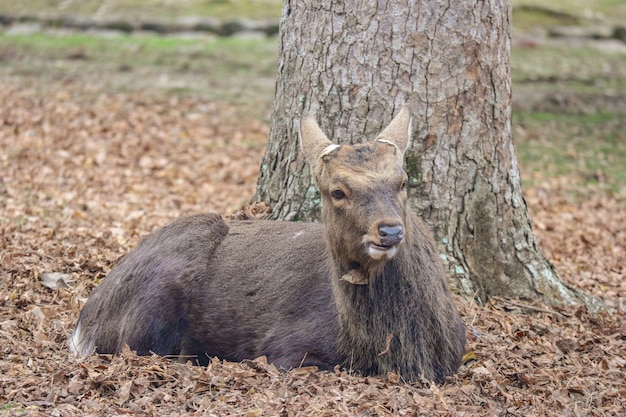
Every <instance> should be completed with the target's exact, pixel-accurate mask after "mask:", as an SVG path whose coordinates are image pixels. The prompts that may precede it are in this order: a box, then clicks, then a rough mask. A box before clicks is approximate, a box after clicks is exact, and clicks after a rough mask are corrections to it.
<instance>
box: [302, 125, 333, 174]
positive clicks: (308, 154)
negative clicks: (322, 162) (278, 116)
mask: <svg viewBox="0 0 626 417" xmlns="http://www.w3.org/2000/svg"><path fill="white" fill-rule="evenodd" d="M300 144H301V146H302V151H303V152H304V158H305V159H306V160H307V161H308V162H309V164H311V165H316V163H317V159H318V158H319V157H320V156H323V155H322V154H328V153H329V152H331V151H333V150H334V149H335V148H334V147H337V148H338V147H339V145H333V143H332V142H331V141H330V140H328V138H327V137H326V135H324V132H322V129H320V127H319V125H318V124H317V120H315V118H314V117H312V116H305V117H303V118H302V120H300Z"/></svg>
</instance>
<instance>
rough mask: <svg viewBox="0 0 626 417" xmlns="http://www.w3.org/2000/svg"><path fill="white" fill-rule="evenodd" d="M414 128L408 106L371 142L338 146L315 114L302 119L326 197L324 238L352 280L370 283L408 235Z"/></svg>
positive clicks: (310, 159)
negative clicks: (407, 168)
mask: <svg viewBox="0 0 626 417" xmlns="http://www.w3.org/2000/svg"><path fill="white" fill-rule="evenodd" d="M410 128H411V116H410V113H409V110H408V109H407V108H406V107H404V108H402V109H401V110H400V112H399V113H398V114H397V115H396V117H395V118H394V119H393V120H392V121H391V123H390V124H389V125H388V126H387V127H386V128H385V129H384V130H383V132H382V133H380V134H379V135H378V137H377V138H376V139H374V140H373V141H370V142H366V143H362V144H357V145H337V144H333V143H332V142H331V141H330V140H329V139H328V138H327V137H326V136H325V135H324V133H323V132H322V130H321V129H320V127H319V125H318V124H317V121H316V120H315V119H314V118H313V117H305V118H303V120H302V121H301V124H300V140H301V143H302V149H303V152H304V156H305V158H306V159H307V161H308V162H309V164H310V166H311V173H312V176H313V178H314V181H315V184H316V185H317V188H318V189H319V191H320V194H321V197H322V219H323V221H324V223H325V225H326V227H325V230H326V240H327V243H328V245H329V248H330V250H331V252H332V254H333V257H334V259H335V260H336V261H337V262H338V263H339V267H340V269H341V270H342V273H348V272H350V271H355V272H354V273H352V279H350V278H349V277H347V278H345V279H346V280H348V281H351V282H353V283H359V284H365V283H367V279H368V277H369V278H371V277H373V276H375V275H376V274H377V273H378V272H379V271H380V269H381V268H382V267H383V266H384V264H385V263H386V262H388V261H389V260H390V259H392V258H393V257H394V256H395V255H396V253H397V251H398V248H399V247H400V246H401V245H402V243H403V241H404V239H405V234H406V200H407V192H406V181H407V175H406V173H405V172H404V169H403V163H404V152H405V150H406V148H407V144H408V139H409V135H410V132H409V130H410ZM349 275H350V274H349Z"/></svg>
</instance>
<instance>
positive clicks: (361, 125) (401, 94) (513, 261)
mask: <svg viewBox="0 0 626 417" xmlns="http://www.w3.org/2000/svg"><path fill="white" fill-rule="evenodd" d="M510 21H511V7H510V3H509V1H508V0H485V1H479V2H449V1H434V0H402V1H396V2H387V1H384V0H379V1H367V0H366V1H363V0H361V1H358V0H342V1H331V0H321V1H307V2H304V1H298V2H296V1H292V0H286V1H285V4H284V7H283V13H282V21H281V30H280V58H279V65H278V77H277V86H276V97H275V101H274V110H273V119H272V129H271V133H270V139H269V144H268V147H267V151H266V154H265V157H264V159H263V161H262V165H261V176H260V178H259V182H258V187H257V198H258V199H259V200H261V201H265V202H266V203H267V204H269V205H270V207H272V209H273V217H274V218H280V219H287V220H295V219H298V220H314V219H317V218H318V216H319V203H320V200H319V196H318V194H317V191H316V190H315V188H314V187H313V185H312V182H311V178H310V176H309V172H308V168H307V167H306V166H305V164H304V161H303V159H302V157H301V155H300V149H299V145H298V135H297V131H298V121H299V118H300V116H301V114H302V113H303V112H304V111H314V112H317V117H318V121H319V124H320V126H321V128H322V130H323V131H324V132H325V133H326V134H327V136H328V137H329V138H331V139H333V140H334V141H336V142H339V143H356V142H361V141H363V140H366V139H371V138H372V137H374V136H375V135H376V134H377V133H379V132H380V130H381V129H382V128H383V126H385V125H386V124H387V123H388V122H389V121H390V120H391V118H392V116H393V115H394V113H395V112H396V111H397V109H399V108H400V106H401V105H403V104H405V103H408V104H409V105H410V108H411V111H412V113H413V115H414V119H415V120H416V121H417V123H416V124H417V126H415V127H414V133H413V136H412V145H411V148H410V149H409V151H408V152H407V158H406V169H407V172H408V174H409V186H410V201H411V204H412V205H413V207H414V209H415V210H418V212H419V213H420V214H421V215H422V217H423V218H424V220H425V221H426V222H427V223H428V224H429V225H430V226H431V228H432V230H433V232H434V234H435V238H436V241H437V242H438V245H439V250H440V253H441V258H442V259H443V261H444V264H445V265H446V267H447V268H448V271H449V274H450V278H451V280H450V281H451V285H452V287H453V288H455V289H456V291H457V292H458V293H460V294H462V295H464V296H466V297H473V298H475V299H476V300H477V301H478V302H484V301H486V300H487V299H488V298H489V297H490V296H506V297H511V296H514V297H520V298H528V299H540V300H542V301H543V302H545V303H547V304H551V305H570V304H576V303H580V302H585V303H587V304H588V305H591V303H592V300H591V299H590V298H589V297H587V296H586V295H584V294H583V293H582V292H580V291H578V290H576V289H573V288H571V287H568V286H567V285H565V284H564V283H563V282H562V281H561V279H560V278H559V276H558V275H557V273H556V271H555V270H554V268H553V267H552V265H551V264H550V263H549V262H548V261H547V260H546V259H545V257H544V256H543V254H542V253H541V251H540V249H539V247H538V245H537V242H536V240H535V238H534V235H533V231H532V227H531V222H530V220H529V217H528V213H527V208H526V204H525V202H524V199H523V197H522V191H521V185H520V176H519V170H518V167H517V162H516V159H515V154H514V150H513V141H512V137H511V82H510V73H509V55H510V37H509V29H510Z"/></svg>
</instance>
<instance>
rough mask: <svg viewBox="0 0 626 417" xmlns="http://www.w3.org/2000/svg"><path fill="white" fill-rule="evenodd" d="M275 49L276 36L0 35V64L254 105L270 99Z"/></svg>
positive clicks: (117, 86)
mask: <svg viewBox="0 0 626 417" xmlns="http://www.w3.org/2000/svg"><path fill="white" fill-rule="evenodd" d="M277 54H278V46H277V40H276V39H273V38H259V39H256V38H237V37H232V38H219V37H213V38H206V39H184V38H178V37H162V36H157V35H152V36H151V35H146V36H133V35H120V36H116V37H112V38H111V37H103V36H94V35H92V34H87V33H70V34H63V35H50V34H38V33H37V34H31V35H11V36H7V35H4V36H3V35H0V72H3V73H5V74H7V73H8V74H9V75H14V76H22V77H31V78H32V82H33V85H37V84H40V83H47V82H59V81H61V80H70V81H76V82H83V83H85V85H90V84H97V85H100V86H102V87H103V88H104V89H110V90H122V91H124V90H138V89H150V90H152V91H154V92H158V91H162V92H164V93H166V94H193V95H199V96H202V97H204V98H206V99H207V100H215V101H229V102H233V103H236V104H241V105H243V106H248V105H249V106H251V108H253V109H254V108H257V107H258V108H267V105H263V106H259V101H262V102H263V103H267V102H269V101H271V98H272V94H273V88H274V80H275V77H276V62H277ZM256 114H260V113H258V112H257V113H256Z"/></svg>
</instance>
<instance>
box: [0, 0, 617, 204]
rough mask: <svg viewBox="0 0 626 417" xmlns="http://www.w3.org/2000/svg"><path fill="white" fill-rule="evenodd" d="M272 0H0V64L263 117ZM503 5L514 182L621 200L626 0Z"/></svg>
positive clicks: (273, 47)
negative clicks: (509, 21) (508, 29)
mask: <svg viewBox="0 0 626 417" xmlns="http://www.w3.org/2000/svg"><path fill="white" fill-rule="evenodd" d="M281 5H282V2H281V1H279V0H213V1H211V0H181V1H174V0H109V1H107V0H81V1H72V0H31V1H28V2H18V1H8V0H0V23H1V25H0V64H1V65H0V73H1V74H2V75H3V76H5V77H10V78H9V79H11V80H12V82H13V83H15V84H20V83H25V84H26V85H29V86H37V85H40V86H41V87H42V88H43V87H45V88H50V86H51V85H55V84H56V85H69V84H72V85H77V84H81V85H82V86H83V89H85V90H86V91H85V93H87V92H88V91H96V90H102V91H104V90H107V91H131V90H141V91H150V92H152V93H155V94H168V95H171V94H174V95H178V96H197V97H202V98H204V99H205V100H208V101H212V102H213V101H216V102H225V103H231V104H234V105H235V106H236V109H237V110H234V111H235V112H236V113H240V114H241V115H245V116H246V117H247V118H248V119H251V120H256V121H259V122H261V123H264V124H267V123H269V114H270V109H271V103H272V98H273V88H274V77H275V72H276V71H275V67H276V61H277V38H276V34H277V31H278V21H279V18H280V13H281ZM513 8H514V9H513V31H512V34H513V38H512V61H511V67H512V79H513V98H514V119H513V120H514V138H515V143H516V150H517V155H518V159H519V160H520V164H521V166H522V171H523V179H524V181H525V184H527V185H530V186H535V185H537V184H538V183H540V182H543V183H544V186H546V187H548V186H555V184H553V183H554V181H557V180H556V179H557V178H560V179H561V182H563V184H562V185H563V186H567V187H568V188H570V190H569V191H571V192H572V193H575V194H578V193H583V194H584V193H585V192H586V190H587V189H589V188H590V187H591V188H592V189H593V191H594V192H595V191H598V190H600V191H602V192H606V193H610V194H614V195H617V196H620V197H623V196H624V193H625V192H624V184H625V183H626V140H625V139H626V138H625V133H624V132H625V131H626V129H624V127H625V126H624V114H625V113H626V103H625V100H626V99H625V97H626V26H625V25H626V23H625V22H626V1H623V0H591V1H583V0H548V1H538V0H515V1H513ZM238 117H239V116H236V117H235V118H238ZM563 178H567V179H566V180H562V179H563Z"/></svg>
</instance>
